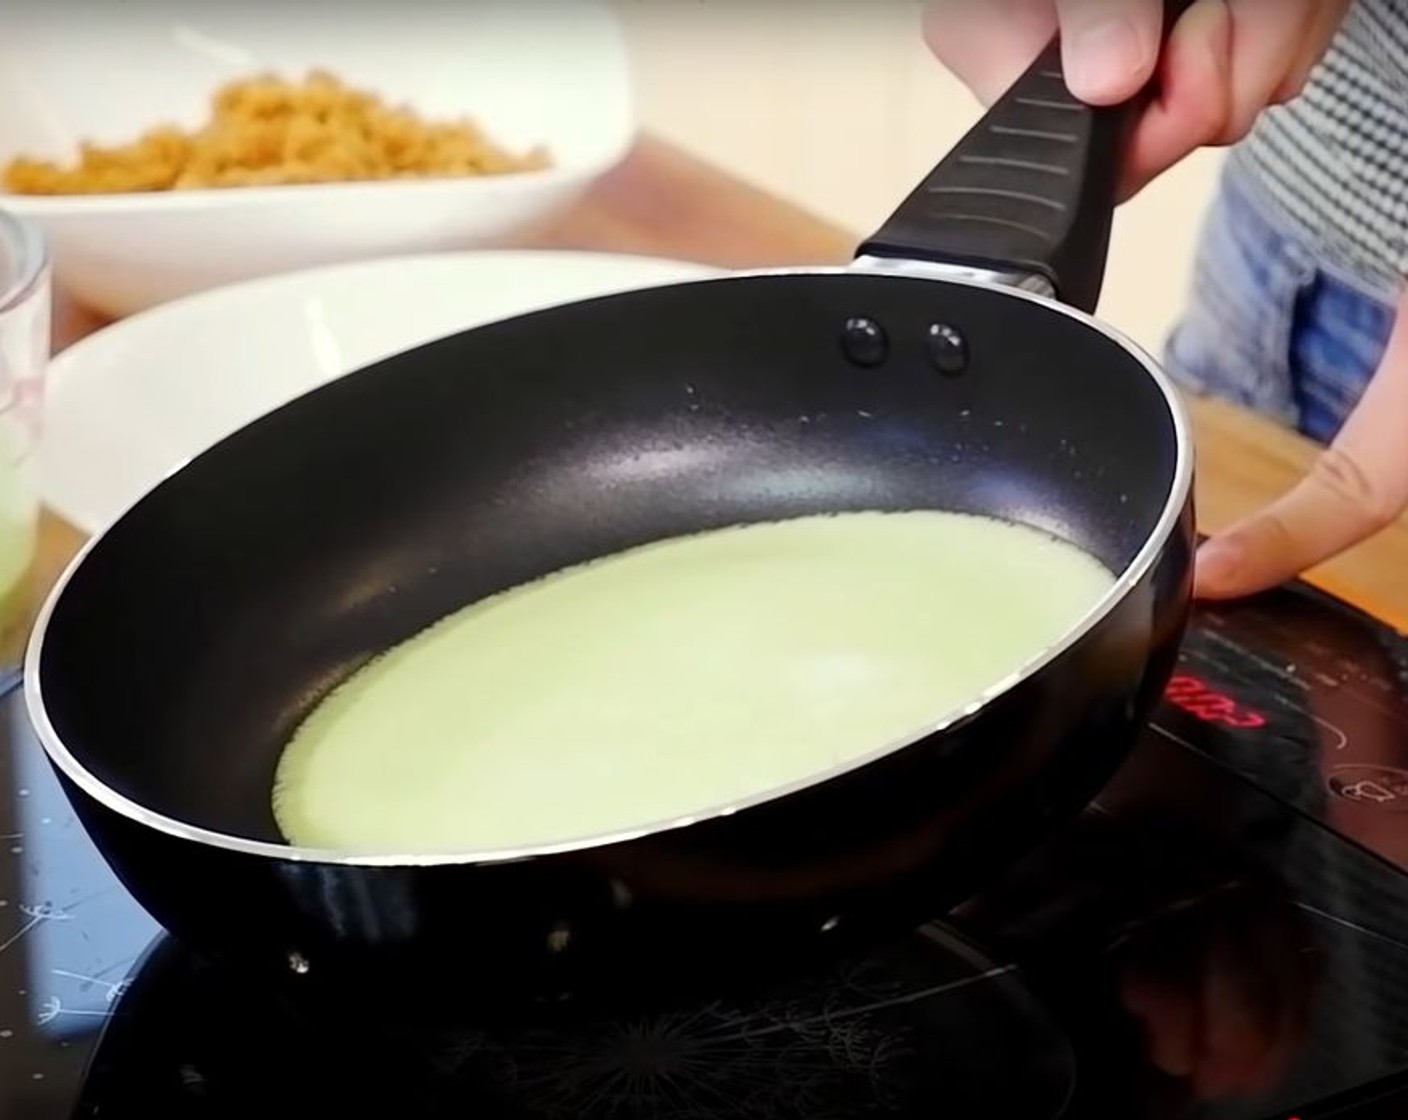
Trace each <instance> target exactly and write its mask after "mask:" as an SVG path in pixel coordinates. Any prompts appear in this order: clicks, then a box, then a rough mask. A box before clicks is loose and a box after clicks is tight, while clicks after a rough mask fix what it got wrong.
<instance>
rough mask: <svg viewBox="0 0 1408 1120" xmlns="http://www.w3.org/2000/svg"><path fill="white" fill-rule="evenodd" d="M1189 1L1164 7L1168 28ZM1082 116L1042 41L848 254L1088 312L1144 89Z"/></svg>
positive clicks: (1056, 55) (1084, 109)
mask: <svg viewBox="0 0 1408 1120" xmlns="http://www.w3.org/2000/svg"><path fill="white" fill-rule="evenodd" d="M1192 2H1193V0H1170V2H1169V3H1168V4H1167V5H1166V16H1165V28H1166V30H1167V29H1171V28H1172V26H1173V24H1174V23H1175V22H1176V21H1177V19H1178V17H1179V16H1181V15H1182V14H1183V12H1184V11H1186V10H1187V9H1188V8H1189V7H1190V6H1191V4H1192ZM1150 92H1151V91H1149V90H1146V91H1145V92H1144V93H1143V94H1142V95H1141V96H1139V97H1138V98H1136V99H1134V100H1133V101H1130V102H1127V103H1126V104H1124V105H1119V106H1111V107H1108V108H1098V109H1097V108H1092V107H1091V106H1089V105H1086V104H1085V103H1084V102H1082V101H1080V100H1078V99H1077V98H1076V97H1074V96H1073V95H1072V94H1071V92H1070V90H1069V89H1067V88H1066V78H1065V74H1064V72H1063V70H1062V68H1061V46H1060V41H1059V39H1056V40H1053V41H1052V42H1051V44H1050V45H1049V46H1048V47H1047V48H1046V50H1045V51H1043V52H1042V54H1041V56H1040V57H1039V58H1038V59H1037V60H1036V61H1035V62H1034V63H1033V64H1032V65H1031V67H1030V68H1029V69H1028V70H1027V71H1026V73H1024V74H1023V75H1022V76H1021V77H1020V78H1018V79H1017V81H1016V82H1015V83H1014V84H1013V85H1012V87H1011V88H1010V89H1009V90H1008V91H1007V92H1006V93H1005V94H1003V96H1002V97H1001V99H999V100H998V101H997V102H996V103H995V104H994V105H993V106H992V108H991V109H989V110H988V112H987V114H986V115H985V116H984V117H983V119H982V120H981V121H979V122H978V123H977V125H975V126H974V127H973V129H972V130H971V131H969V132H968V134H967V135H966V136H964V137H963V139H962V140H960V141H959V142H958V144H957V146H956V147H955V148H954V149H953V151H952V152H950V153H949V155H948V156H947V157H946V158H945V159H944V160H943V161H942V162H941V163H940V164H939V165H938V166H937V167H936V168H934V170H933V171H931V172H930V173H929V176H928V178H926V179H925V180H924V181H923V182H922V183H921V184H920V185H919V186H918V187H917V188H916V189H915V190H914V192H913V193H912V194H910V196H909V197H908V198H907V199H905V200H904V202H903V203H901V204H900V207H899V209H898V210H896V211H895V212H894V214H892V215H891V216H890V218H889V219H888V220H887V221H886V222H885V224H884V225H883V226H881V227H880V229H879V230H878V231H877V232H876V233H875V234H874V235H873V236H871V237H870V238H868V239H867V240H866V241H864V242H863V243H862V244H861V246H860V248H859V249H858V250H857V253H856V255H857V256H858V257H859V256H870V257H890V258H899V259H902V260H916V261H932V262H936V263H942V264H953V265H959V266H963V267H968V268H973V269H979V270H983V271H985V272H991V273H995V274H999V275H1004V276H1010V275H1014V274H1015V275H1017V276H1039V277H1042V278H1044V279H1045V280H1046V282H1047V283H1048V284H1049V285H1050V286H1051V289H1052V291H1053V292H1054V293H1055V295H1056V297H1057V298H1058V299H1060V300H1062V301H1063V302H1065V303H1068V304H1070V305H1072V306H1074V307H1078V308H1080V309H1081V310H1083V311H1087V312H1093V311H1094V310H1095V305H1096V304H1097V302H1098V301H1099V299H1100V288H1101V285H1102V283H1103V282H1104V279H1105V262H1106V257H1107V254H1108V250H1109V243H1110V226H1111V223H1112V221H1113V219H1114V212H1115V203H1116V198H1117V192H1118V190H1119V175H1120V167H1121V163H1122V160H1123V155H1124V144H1125V139H1126V137H1127V135H1128V132H1129V126H1130V125H1131V124H1132V123H1133V120H1134V118H1135V115H1136V111H1137V110H1138V109H1139V108H1140V107H1142V106H1143V105H1144V104H1145V102H1146V99H1147V97H1148V96H1149V93H1150Z"/></svg>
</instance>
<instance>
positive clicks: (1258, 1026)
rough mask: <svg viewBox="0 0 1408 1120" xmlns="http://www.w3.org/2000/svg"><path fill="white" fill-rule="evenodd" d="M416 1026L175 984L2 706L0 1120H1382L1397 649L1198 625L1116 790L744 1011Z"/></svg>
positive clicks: (1254, 608)
mask: <svg viewBox="0 0 1408 1120" xmlns="http://www.w3.org/2000/svg"><path fill="white" fill-rule="evenodd" d="M250 920H251V921H257V920H258V915H251V916H250ZM429 995H430V996H431V997H432V999H433V996H434V993H429ZM452 1010H453V1009H452ZM434 1019H435V1024H436V1025H433V1026H432V1025H430V1024H428V1023H426V1024H416V1023H400V1024H396V1025H391V1024H384V1023H383V1024H377V1023H368V1022H366V1021H361V1022H357V1023H352V1022H345V1023H338V1022H329V1021H327V1020H326V1019H319V1018H316V1017H314V1016H311V1015H304V1014H301V1013H300V1011H299V1009H298V1008H296V1007H291V1006H289V1005H287V1004H283V1003H274V1002H272V1001H271V1000H269V999H268V998H266V997H264V996H263V995H262V994H261V993H260V992H258V991H252V990H249V989H248V987H247V986H246V985H241V984H239V983H237V982H235V981H234V980H233V979H232V978H231V977H229V976H226V975H224V974H222V973H221V972H220V970H219V969H217V968H214V967H211V966H209V965H207V964H205V963H203V962H202V961H200V960H198V959H196V958H194V957H192V956H191V955H190V954H188V953H187V952H186V951H185V950H184V949H183V948H182V947H181V946H180V945H179V944H178V943H176V942H175V941H173V940H171V939H169V938H167V937H165V936H164V935H163V934H162V932H161V930H160V929H159V928H158V926H157V925H156V924H155V923H154V922H153V921H152V919H151V918H150V917H149V916H148V915H147V914H146V913H145V912H144V911H143V910H142V909H141V908H140V907H139V906H138V905H137V904H136V903H135V902H134V901H133V900H132V899H131V898H130V897H129V896H128V895H127V894H126V893H125V892H124V891H123V889H122V888H121V886H120V885H119V884H118V883H117V882H116V880H115V879H114V878H113V877H112V875H111V874H110V872H109V871H108V870H107V868H106V865H105V864H104V863H103V861H102V859H101V858H100V857H99V856H98V854H97V853H96V851H95V850H94V848H93V846H92V845H91V843H90V842H89V841H88V839H87V837H86V835H85V834H84V832H83V830H82V828H81V827H80V826H79V824H78V823H77V821H76V820H75V819H74V817H73V815H72V813H71V812H70V810H69V808H68V805H67V802H66V801H65V800H64V797H63V795H62V793H61V792H60V790H59V788H58V786H57V784H56V783H55V781H54V779H53V777H52V775H51V774H50V772H49V769H48V765H47V762H46V761H45V759H44V757H43V754H42V752H41V750H40V748H39V746H38V744H37V742H36V741H35V740H34V739H33V737H32V736H31V735H30V734H29V732H28V727H27V723H26V721H25V717H24V714H23V711H22V706H21V704H20V702H19V697H18V694H17V693H11V694H10V695H9V696H8V697H7V698H5V699H4V700H3V702H0V1117H3V1118H5V1120H50V1118H60V1117H129V1116H130V1117H143V1118H148V1117H168V1116H169V1117H224V1116H230V1117H234V1116H239V1117H249V1116H252V1115H257V1116H283V1115H290V1116H292V1115H300V1116H306V1115H310V1114H312V1113H310V1111H309V1110H311V1109H317V1113H316V1115H333V1114H335V1113H334V1110H338V1109H341V1108H344V1107H349V1106H360V1107H361V1108H362V1109H363V1110H365V1109H367V1108H372V1109H375V1110H377V1111H378V1112H387V1111H389V1110H394V1114H395V1115H397V1116H398V1117H407V1118H414V1117H440V1116H452V1115H453V1116H457V1117H464V1116H476V1117H514V1118H521V1120H537V1118H542V1120H569V1118H571V1120H592V1118H596V1117H611V1118H613V1120H636V1118H640V1120H645V1118H652V1120H705V1118H714V1117H732V1118H741V1120H791V1118H797V1120H802V1118H806V1120H830V1118H836V1120H841V1118H852V1117H874V1118H881V1117H895V1118H908V1117H916V1118H917V1117H923V1118H925V1120H936V1118H938V1117H943V1118H945V1120H968V1118H974V1120H976V1118H978V1117H982V1118H984V1120H988V1118H991V1117H1012V1118H1014V1120H1017V1118H1020V1120H1056V1118H1058V1117H1060V1118H1066V1120H1094V1118H1097V1117H1099V1118H1106V1117H1108V1118H1115V1117H1119V1118H1121V1120H1145V1118H1150V1120H1152V1118H1160V1120H1193V1118H1198V1120H1273V1118H1283V1117H1292V1116H1296V1117H1301V1118H1303V1120H1312V1118H1317V1120H1318V1118H1325V1117H1332V1116H1333V1117H1340V1118H1344V1120H1373V1118H1377V1117H1390V1116H1392V1117H1395V1118H1402V1117H1404V1116H1408V639H1405V638H1404V637H1402V636H1400V635H1398V634H1397V633H1394V632H1392V631H1389V630H1387V629H1385V628H1383V627H1382V626H1380V625H1378V624H1377V623H1375V622H1373V621H1372V620H1370V619H1369V618H1367V617H1365V616H1364V615H1362V614H1359V613H1358V612H1356V611H1353V610H1351V609H1350V608H1348V607H1346V606H1344V605H1343V604H1341V603H1338V602H1336V601H1334V600H1332V599H1330V598H1328V597H1327V596H1324V595H1322V594H1320V593H1318V592H1315V591H1313V590H1311V589H1309V588H1307V587H1304V586H1302V585H1295V586H1293V587H1289V588H1286V589H1283V590H1281V591H1278V592H1276V593H1274V594H1271V595H1267V596H1264V597H1262V598H1259V599H1256V600H1251V601H1247V602H1243V603H1238V604H1235V605H1232V606H1228V607H1225V608H1219V609H1216V610H1212V609H1209V610H1202V611H1200V612H1199V613H1198V614H1197V616H1196V617H1195V620H1194V623H1193V626H1192V628H1191V631H1190V633H1189V636H1188V639H1187V641H1186V642H1185V645H1184V649H1183V653H1182V657H1181V661H1180V664H1179V667H1178V671H1177V674H1176V675H1175V677H1174V679H1173V681H1172V683H1171V684H1170V687H1169V689H1168V692H1167V695H1166V697H1165V701H1164V703H1163V705H1162V706H1161V708H1160V710H1159V712H1158V714H1157V716H1156V718H1155V720H1154V721H1153V723H1152V725H1151V726H1150V727H1149V728H1148V730H1147V731H1146V733H1145V734H1144V735H1143V737H1142V739H1141V741H1140V743H1139V745H1138V747H1137V749H1136V750H1135V752H1134V753H1133V755H1132V756H1131V757H1130V759H1129V761H1128V763H1127V764H1126V765H1125V766H1124V767H1123V769H1122V770H1121V771H1120V773H1119V774H1118V775H1117V776H1116V778H1115V779H1114V781H1113V782H1112V783H1111V784H1110V785H1109V787H1108V788H1107V789H1106V790H1105V791H1104V792H1103V793H1102V794H1101V795H1100V796H1099V797H1098V798H1097V799H1096V801H1095V802H1094V803H1093V804H1092V805H1091V806H1090V808H1089V810H1088V811H1087V812H1086V813H1085V814H1084V815H1083V816H1081V817H1080V818H1079V819H1078V820H1076V821H1075V822H1073V823H1072V824H1071V825H1070V826H1069V827H1067V828H1065V829H1063V830H1062V831H1061V832H1060V833H1059V834H1058V835H1056V836H1055V837H1054V838H1053V839H1052V840H1051V841H1050V842H1048V843H1047V844H1046V845H1044V846H1043V847H1042V848H1041V849H1039V850H1038V851H1036V852H1035V853H1033V854H1032V855H1031V857H1030V858H1029V859H1028V860H1026V861H1025V862H1024V863H1023V864H1022V865H1021V866H1019V867H1018V868H1016V869H1015V870H1014V872H1013V873H1012V874H1010V875H1009V876H1007V877H1006V878H1005V879H1004V880H1003V881H1001V882H999V883H995V884H993V885H992V886H991V888H990V889H988V890H987V891H986V892H985V893H984V894H983V895H981V896H980V897H977V898H975V899H973V900H971V901H970V902H968V903H967V904H965V905H964V906H963V907H961V908H960V909H959V910H958V911H957V912H955V913H953V914H950V915H946V916H945V917H944V919H943V920H942V921H935V922H933V923H931V924H929V925H925V926H923V927H921V928H919V929H916V930H914V931H913V932H912V933H911V934H910V935H908V936H906V937H903V938H900V939H897V940H896V941H895V942H894V943H892V944H889V945H885V946H881V947H879V948H877V949H876V950H875V951H873V952H871V953H868V954H867V955H865V956H864V957H861V958H858V959H854V960H846V961H842V962H840V963H838V964H836V965H835V966H834V967H830V968H827V969H826V970H824V971H820V972H818V973H816V974H814V975H811V976H808V977H805V978H802V979H797V978H795V977H794V978H789V979H788V980H787V981H786V982H785V983H782V982H779V984H778V985H777V986H776V987H775V988H772V989H768V990H759V991H750V993H749V994H748V996H747V997H746V998H741V999H740V998H732V999H718V1000H713V1001H706V1002H703V1003H699V1004H694V1005H690V1006H681V1007H678V1008H673V1009H670V1010H667V1011H659V1012H654V1013H652V1014H650V1015H644V1016H639V1017H634V1018H625V1019H615V1018H601V1019H597V1020H593V1021H580V1020H574V1021H573V1022H572V1023H571V1024H570V1025H568V1024H565V1023H559V1024H552V1023H547V1022H539V1023H537V1024H536V1025H524V1024H522V1023H519V1024H517V1025H514V1026H512V1027H510V1026H507V1025H496V1024H494V1023H492V1022H489V1023H485V1022H477V1021H476V1019H475V1016H474V1014H473V1009H470V1008H466V1009H464V1011H463V1014H462V1015H459V1014H454V1015H450V1016H448V1017H447V1016H445V1015H443V1014H436V1015H435V1016H434ZM446 1021H451V1022H457V1023H458V1025H456V1026H455V1027H453V1028H447V1027H445V1026H444V1025H443V1024H444V1023H445V1022H446Z"/></svg>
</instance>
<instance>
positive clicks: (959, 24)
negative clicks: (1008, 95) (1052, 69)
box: [924, 0, 1056, 105]
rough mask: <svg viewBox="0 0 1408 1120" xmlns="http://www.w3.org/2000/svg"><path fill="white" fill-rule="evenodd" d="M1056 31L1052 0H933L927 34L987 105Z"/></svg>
mask: <svg viewBox="0 0 1408 1120" xmlns="http://www.w3.org/2000/svg"><path fill="white" fill-rule="evenodd" d="M1055 33H1056V9H1055V8H1054V7H1053V5H1052V0H929V2H928V3H927V4H926V5H925V7H924V39H925V42H927V43H928V45H929V49H930V50H931V51H933V52H934V56H935V57H936V58H937V59H938V60H939V61H940V62H941V63H943V65H944V66H946V67H947V68H948V69H949V70H950V71H951V72H952V73H953V74H954V76H956V77H957V78H958V80H959V81H961V82H962V83H963V84H964V85H966V86H967V87H968V88H969V89H970V90H972V91H973V94H974V96H975V97H977V98H978V100H979V101H981V102H982V103H983V104H984V105H990V104H992V102H994V101H996V100H997V98H998V97H999V95H1001V94H1002V93H1004V92H1005V91H1006V90H1007V87H1008V86H1010V85H1011V84H1012V83H1013V82H1014V81H1016V80H1017V78H1018V77H1019V76H1020V75H1021V74H1022V72H1023V71H1024V70H1026V68H1027V67H1028V66H1030V65H1031V64H1032V61H1033V60H1034V59H1035V58H1036V56H1037V55H1038V54H1040V53H1041V52H1042V50H1043V49H1044V48H1045V47H1046V44H1047V43H1049V42H1050V41H1051V37H1052V36H1053V35H1054V34H1055Z"/></svg>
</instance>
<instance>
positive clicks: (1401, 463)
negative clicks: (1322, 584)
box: [1193, 295, 1408, 599]
mask: <svg viewBox="0 0 1408 1120" xmlns="http://www.w3.org/2000/svg"><path fill="white" fill-rule="evenodd" d="M1405 310H1408V295H1406V296H1405V297H1404V298H1403V299H1401V300H1400V302H1399V306H1398V315H1397V317H1396V319H1395V321H1394V327H1393V331H1392V333H1391V334H1390V335H1389V339H1388V345H1387V346H1386V347H1385V350H1384V356H1383V358H1382V360H1381V361H1380V363H1379V368H1378V370H1377V372H1376V373H1375V374H1374V377H1373V380H1372V381H1370V382H1369V387H1368V388H1367V389H1366V390H1365V391H1364V395H1363V396H1362V397H1360V399H1359V403H1358V404H1357V405H1355V407H1354V411H1353V412H1351V413H1350V414H1349V418H1348V419H1347V420H1346V421H1345V423H1344V426H1343V427H1342V428H1341V429H1340V431H1339V434H1338V435H1337V436H1336V437H1335V439H1334V441H1333V442H1332V443H1331V444H1330V446H1329V447H1328V448H1326V449H1325V451H1324V452H1322V453H1321V454H1320V456H1319V457H1318V458H1317V459H1316V461H1315V464H1314V466H1313V467H1312V468H1311V470H1310V473H1309V474H1307V475H1306V476H1305V478H1303V479H1301V480H1300V482H1298V483H1297V484H1296V485H1295V486H1293V487H1292V488H1291V489H1290V490H1289V491H1287V492H1286V493H1285V494H1283V495H1281V497H1279V498H1277V499H1276V500H1275V501H1273V502H1272V503H1271V504H1270V505H1268V506H1265V507H1264V508H1262V509H1260V510H1257V511H1256V512H1255V513H1253V514H1251V515H1250V516H1248V517H1245V518H1243V519H1242V520H1241V521H1238V522H1236V523H1235V524H1233V525H1231V526H1229V527H1228V528H1227V529H1224V530H1223V531H1222V532H1220V533H1217V534H1215V535H1214V536H1212V537H1211V538H1210V539H1209V540H1208V541H1206V542H1205V543H1204V544H1203V546H1202V548H1200V549H1199V550H1198V558H1197V563H1196V567H1195V569H1194V586H1193V593H1194V595H1196V596H1197V597H1199V598H1202V599H1232V598H1237V597H1240V596H1243V595H1251V594H1255V593H1256V592H1258V591H1264V590H1266V589H1268V588H1270V587H1274V586H1275V585H1277V584H1279V583H1282V582H1284V581H1285V580H1288V579H1291V578H1292V577H1294V576H1297V575H1299V574H1300V573H1301V572H1303V571H1305V570H1306V569H1307V568H1310V567H1313V566H1314V565H1316V564H1319V563H1321V562H1322V561H1325V560H1329V559H1331V558H1332V557H1334V556H1337V555H1338V554H1339V553H1341V552H1343V551H1345V550H1346V549H1348V548H1351V547H1352V546H1354V545H1356V544H1359V543H1360V542H1361V541H1364V540H1367V539H1368V538H1369V537H1371V536H1373V535H1374V534H1375V533H1377V532H1378V531H1379V530H1381V529H1383V528H1386V527H1387V526H1388V525H1390V524H1391V523H1392V522H1393V521H1394V520H1396V519H1397V518H1398V516H1399V515H1400V514H1401V513H1403V511H1404V510H1405V509H1408V437H1405V434H1404V424H1405V422H1408V314H1405Z"/></svg>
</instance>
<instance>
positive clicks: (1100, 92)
mask: <svg viewBox="0 0 1408 1120" xmlns="http://www.w3.org/2000/svg"><path fill="white" fill-rule="evenodd" d="M1056 13H1057V18H1058V20H1059V24H1060V28H1061V64H1062V67H1063V68H1064V70H1065V73H1066V85H1067V86H1068V87H1069V88H1070V91H1071V92H1072V93H1073V94H1075V96H1076V97H1078V98H1080V99H1081V100H1082V101H1085V102H1088V103H1089V104H1091V105H1114V104H1118V103H1119V102H1122V101H1128V100H1129V99H1130V98H1131V97H1133V96H1134V95H1135V94H1137V93H1138V92H1139V91H1140V90H1142V89H1143V88H1144V87H1145V86H1146V85H1147V84H1148V82H1149V80H1150V79H1151V78H1152V77H1153V76H1154V68H1155V66H1156V65H1157V63H1158V59H1159V50H1160V46H1161V39H1162V36H1163V20H1164V3H1163V0H1056Z"/></svg>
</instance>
